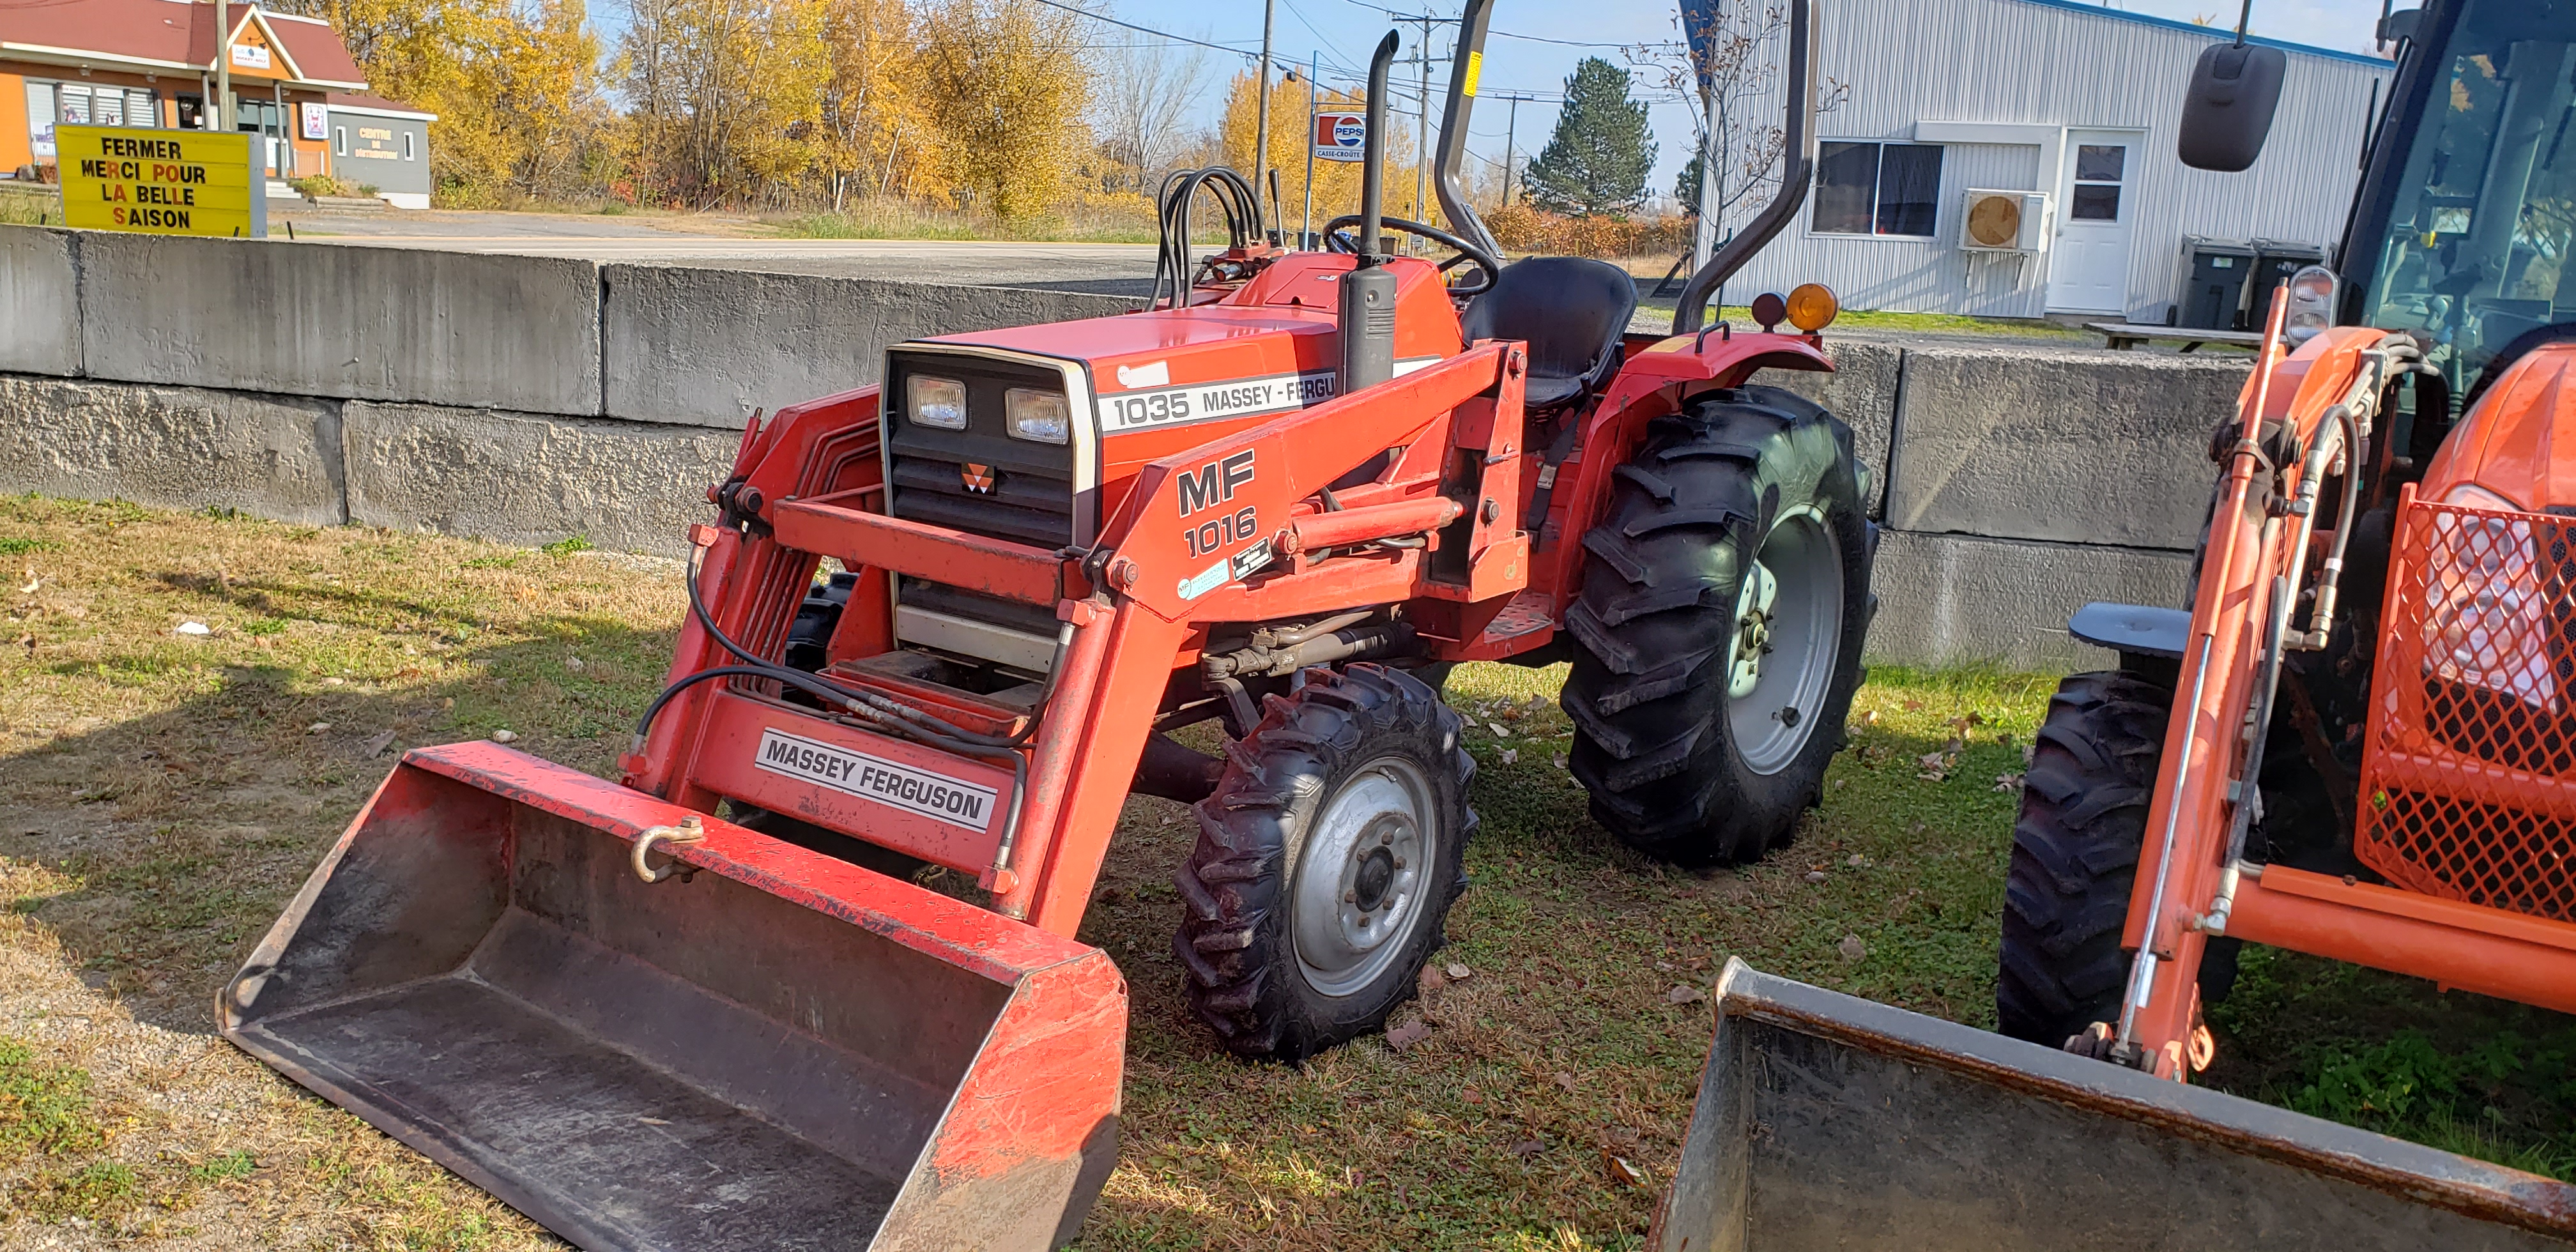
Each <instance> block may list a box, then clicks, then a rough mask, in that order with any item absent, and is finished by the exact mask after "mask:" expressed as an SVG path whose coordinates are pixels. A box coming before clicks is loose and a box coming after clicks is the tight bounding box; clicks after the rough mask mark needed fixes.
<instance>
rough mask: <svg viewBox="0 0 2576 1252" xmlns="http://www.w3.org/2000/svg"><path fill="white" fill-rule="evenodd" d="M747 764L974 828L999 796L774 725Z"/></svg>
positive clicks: (985, 824) (985, 823)
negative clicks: (793, 733)
mask: <svg viewBox="0 0 2576 1252" xmlns="http://www.w3.org/2000/svg"><path fill="white" fill-rule="evenodd" d="M751 763H752V764H753V765H754V766H756V767H758V768H760V769H764V770H767V771H769V772H770V773H773V774H784V775H786V776H787V777H789V778H794V779H797V780H799V781H802V782H810V783H817V784H820V785H821V786H824V787H828V788H830V789H832V790H834V791H837V792H840V793H841V794H842V795H845V796H856V797H858V798H859V799H862V800H874V801H876V802H877V803H879V804H886V805H892V806H893V807H895V808H899V809H903V810H906V811H908V812H913V813H919V814H921V815H922V816H923V817H928V818H933V819H935V820H938V821H942V822H946V823H948V824H949V825H951V826H963V827H965V828H966V829H968V830H972V831H978V832H981V831H984V830H986V829H989V828H990V827H991V826H992V824H993V801H994V800H996V799H997V798H999V796H1000V794H1001V793H999V792H997V791H995V790H993V789H992V788H990V787H987V786H984V785H982V784H980V783H971V782H968V781H966V780H965V779H963V778H951V777H949V776H948V775H946V774H941V773H937V772H934V771H931V770H926V769H916V768H914V767H912V766H909V765H906V764H904V763H902V762H901V761H889V760H886V759H885V758H884V757H878V756H870V755H868V754H867V753H864V752H852V751H850V750H848V749H846V748H836V747H833V746H832V745H831V744H828V743H818V742H816V741H815V740H812V739H808V738H806V737H804V736H803V735H791V734H788V733H787V732H785V731H782V730H778V729H775V728H764V729H762V731H761V732H760V747H759V748H758V749H756V750H755V751H754V753H753V755H752V758H751Z"/></svg>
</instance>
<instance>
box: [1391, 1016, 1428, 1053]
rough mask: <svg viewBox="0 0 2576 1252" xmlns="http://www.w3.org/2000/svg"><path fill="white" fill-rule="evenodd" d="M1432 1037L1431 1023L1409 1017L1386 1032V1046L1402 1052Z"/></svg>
mask: <svg viewBox="0 0 2576 1252" xmlns="http://www.w3.org/2000/svg"><path fill="white" fill-rule="evenodd" d="M1430 1037H1431V1026H1430V1024H1429V1023H1426V1022H1424V1021H1423V1020H1422V1019H1421V1018H1419V1017H1408V1018H1405V1019H1404V1021H1403V1023H1402V1024H1400V1025H1398V1026H1396V1027H1394V1028H1393V1029H1391V1030H1389V1031H1387V1032H1386V1046H1388V1047H1390V1048H1393V1049H1395V1050H1396V1051H1398V1052H1402V1051H1404V1050H1405V1049H1407V1048H1410V1047H1412V1046H1413V1045H1415V1044H1417V1043H1420V1042H1422V1041H1423V1040H1425V1039H1428V1038H1430Z"/></svg>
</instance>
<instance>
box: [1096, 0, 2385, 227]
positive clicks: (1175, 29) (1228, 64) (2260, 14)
mask: <svg viewBox="0 0 2576 1252" xmlns="http://www.w3.org/2000/svg"><path fill="white" fill-rule="evenodd" d="M1277 3H1278V17H1277V22H1276V25H1275V27H1274V29H1273V34H1272V48H1273V51H1274V53H1275V54H1276V55H1277V56H1279V57H1280V58H1281V59H1284V60H1293V61H1298V62H1303V61H1305V60H1306V59H1307V57H1308V55H1309V54H1310V53H1313V52H1317V51H1320V52H1321V53H1322V55H1323V58H1324V63H1325V66H1326V70H1327V73H1326V75H1325V81H1326V82H1327V83H1330V82H1332V81H1333V80H1334V76H1333V75H1332V73H1331V72H1330V71H1331V68H1332V66H1333V65H1334V64H1335V63H1336V62H1338V63H1339V64H1341V65H1343V66H1345V67H1351V68H1356V67H1359V66H1361V65H1362V64H1364V63H1365V59H1366V57H1367V55H1368V50H1369V48H1370V47H1371V46H1372V45H1373V44H1374V43H1375V42H1376V40H1377V38H1378V37H1379V36H1380V35H1382V34H1383V33H1385V31H1386V30H1387V29H1388V26H1389V25H1390V23H1391V21H1392V19H1391V18H1390V17H1388V15H1387V13H1386V12H1385V10H1388V9H1393V10H1397V11H1400V12H1407V13H1419V12H1424V11H1425V10H1426V4H1425V0H1277ZM2106 7H2110V8H2117V9H2123V10H2127V11H2129V12H2133V13H2139V14H2145V15H2150V16H2155V17H2164V18H2173V19H2178V20H2181V21H2192V20H2194V19H2199V18H2207V19H2210V20H2211V21H2213V22H2217V23H2220V24H2224V25H2227V26H2231V27H2232V26H2234V25H2235V22H2236V15H2237V0H2109V3H2108V4H2107V6H2106ZM1427 9H1428V11H1429V12H1431V13H1432V14H1434V15H1441V14H1449V15H1454V14H1456V12H1457V11H1458V4H1457V0H1428V5H1427ZM1105 11H1106V12H1107V13H1108V14H1109V15H1110V16H1113V17H1116V18H1118V19H1120V20H1122V21H1126V22H1132V23H1135V24H1136V25H1139V26H1146V27H1151V28H1153V29H1156V30H1161V31H1169V32H1172V33H1174V34H1179V35H1187V36H1190V37H1193V38H1197V39H1203V40H1206V41H1208V42H1210V43H1217V44H1223V45H1226V46H1228V47H1239V48H1253V49H1257V48H1259V47H1260V44H1261V0H1105ZM1674 13H1675V10H1674V7H1673V5H1671V4H1670V3H1661V4H1659V3H1651V2H1649V0H1587V2H1585V3H1565V2H1564V0H1521V2H1519V3H1514V2H1512V0H1504V2H1503V3H1501V4H1498V5H1497V6H1496V7H1495V13H1494V19H1493V27H1494V31H1495V32H1496V33H1495V34H1494V36H1493V37H1491V38H1490V39H1488V41H1487V42H1486V45H1485V70H1484V80H1483V84H1482V94H1483V95H1484V96H1485V97H1486V99H1485V100H1484V101H1483V102H1482V103H1481V104H1480V107H1478V109H1477V110H1476V114H1475V117H1474V121H1473V126H1472V130H1473V132H1474V138H1473V140H1472V141H1471V143H1470V147H1471V150H1472V151H1475V152H1477V153H1479V154H1482V155H1484V156H1485V157H1486V158H1488V159H1489V160H1493V161H1500V160H1501V159H1502V156H1503V147H1504V140H1505V138H1506V135H1505V133H1504V132H1505V121H1506V119H1505V116H1504V113H1505V110H1504V108H1503V107H1502V106H1501V105H1500V103H1499V102H1498V101H1494V100H1492V99H1491V97H1492V96H1493V94H1494V93H1495V92H1497V91H1501V90H1514V89H1517V90H1522V91H1528V92H1532V93H1536V94H1540V95H1554V94H1555V93H1557V92H1559V91H1561V90H1562V89H1563V83H1564V79H1565V76H1566V75H1567V74H1568V73H1570V72H1571V71H1572V70H1573V68H1574V63H1575V62H1576V61H1577V60H1579V59H1580V58H1582V57H1583V56H1585V55H1587V54H1597V55H1601V56H1605V57H1608V58H1609V59H1611V60H1612V61H1614V62H1616V61H1618V60H1619V54H1618V51H1617V49H1616V47H1615V46H1614V47H1602V48H1584V47H1573V46H1568V45H1567V44H1563V43H1544V42H1539V41H1537V40H1534V39H1518V38H1511V37H1508V36H1507V35H1506V34H1504V32H1510V33H1511V34H1517V35H1525V36H1539V37H1542V38H1546V39H1556V40H1566V41H1571V42H1575V43H1602V44H1610V45H1617V44H1621V43H1635V42H1642V41H1647V40H1658V39H1672V38H1675V37H1676V28H1675V21H1674ZM2378 17H2379V0H2255V3H2254V16H2253V23H2252V29H2253V32H2254V33H2255V34H2258V35H2268V36H2271V37H2272V38H2275V39H2286V40H2290V41H2293V42H2297V43H2307V44H2316V45H2319V46H2323V47H2329V48H2337V49H2342V50H2346V51H2357V52H2367V51H2369V50H2370V46H2371V40H2370V32H2371V27H2372V25H2373V24H2374V23H2375V22H2376V21H2377V20H2378ZM1414 29H1419V28H1414ZM1111 34H1113V35H1115V36H1117V37H1119V38H1122V39H1126V38H1133V39H1137V40H1144V39H1147V38H1148V37H1147V36H1143V35H1133V34H1131V33H1130V32H1124V31H1114V30H1113V31H1112V32H1111ZM1435 48H1436V49H1437V50H1438V52H1439V53H1440V54H1441V55H1443V56H1444V57H1445V54H1446V51H1447V45H1446V43H1445V42H1440V41H1438V40H1437V38H1436V37H1435ZM1405 51H1406V52H1407V53H1410V52H1411V51H1412V45H1411V41H1410V39H1409V38H1408V41H1407V43H1406V48H1405ZM1250 63H1251V62H1250V59H1249V58H1242V59H1237V58H1233V57H1225V56H1222V55H1219V54H1216V53H1210V54H1209V56H1208V63H1207V79H1208V84H1209V85H1208V88H1207V90H1206V92H1205V93H1204V96H1203V99H1202V101H1201V107H1200V109H1199V110H1198V114H1197V115H1198V116H1199V117H1200V118H1201V120H1202V122H1203V123H1204V122H1206V121H1211V120H1213V116H1214V113H1215V110H1216V109H1217V107H1219V102H1220V94H1221V93H1220V87H1221V85H1222V83H1223V82H1224V81H1225V79H1226V77H1227V76H1229V75H1231V74H1232V73H1234V72H1235V71H1236V70H1237V69H1239V68H1243V67H1245V66H1248V65H1249V64H1250ZM1443 65H1444V66H1445V61H1444V62H1443ZM1433 74H1434V78H1435V90H1438V85H1437V82H1438V79H1440V78H1441V77H1443V76H1442V75H1441V73H1440V69H1439V68H1435V69H1434V71H1433ZM1436 99H1437V97H1436V96H1435V100H1436ZM1433 111H1434V112H1435V113H1436V112H1437V105H1436V103H1435V105H1434V110H1433ZM1555 118H1556V109H1555V106H1554V105H1552V104H1547V103H1540V102H1530V103H1524V104H1523V105H1521V107H1520V116H1519V121H1518V127H1517V132H1516V136H1514V137H1515V138H1516V141H1517V142H1516V147H1517V148H1518V149H1519V151H1520V152H1521V153H1522V154H1523V156H1524V159H1525V158H1526V154H1527V153H1528V152H1529V151H1530V150H1531V148H1532V147H1533V146H1534V145H1536V144H1538V143H1543V142H1545V141H1546V138H1547V133H1548V130H1549V128H1550V127H1551V126H1552V125H1553V124H1554V122H1555ZM1651 124H1652V126H1653V128H1654V132H1655V137H1656V140H1657V141H1658V144H1659V146H1660V160H1659V162H1658V168H1657V172H1656V180H1655V184H1654V185H1655V186H1656V187H1658V188H1667V187H1669V186H1670V185H1671V182H1672V179H1673V176H1674V174H1675V172H1676V171H1678V170H1679V169H1680V167H1681V165H1682V163H1683V162H1684V161H1686V160H1687V159H1688V158H1689V151H1688V149H1689V146H1690V133H1691V131H1690V122H1689V120H1688V117H1687V116H1686V115H1685V114H1684V113H1683V111H1682V108H1681V106H1680V105H1679V104H1665V105H1658V106H1657V107H1656V108H1655V110H1654V114H1653V117H1652V122H1651Z"/></svg>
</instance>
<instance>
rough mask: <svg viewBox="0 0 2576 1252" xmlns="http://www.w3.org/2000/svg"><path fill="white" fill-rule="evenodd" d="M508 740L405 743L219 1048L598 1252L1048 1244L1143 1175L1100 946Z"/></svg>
mask: <svg viewBox="0 0 2576 1252" xmlns="http://www.w3.org/2000/svg"><path fill="white" fill-rule="evenodd" d="M697 816H698V815H697V814H694V813H691V812H689V811H688V810H685V809H682V808H679V807H677V806H674V805H670V804H666V803H663V802H662V801H660V800H656V799H654V798H652V797H650V796H647V795H643V794H641V793H639V792H635V791H632V790H629V789H627V788H624V787H620V786H617V785H615V784H612V783H608V782H603V781H601V780H599V779H596V778H593V777H591V776H589V775H587V774H583V773H580V772H578V771H575V770H570V769H566V768H564V767H562V766H557V765H551V764H548V763H546V762H544V761H540V760H537V759H535V758H533V757H529V756H526V755H523V754H521V753H518V752H514V751H511V750H510V749H507V748H502V747H498V746H496V745H492V744H483V743H469V744H455V745H451V746H448V747H443V748H429V749H421V750H417V751H414V752H412V753H410V754H408V755H407V756H406V757H405V758H404V759H403V762H402V764H400V765H399V766H397V767H396V768H395V770H394V772H393V774H392V775H391V776H390V777H388V778H387V779H386V780H385V782H384V785H383V786H382V787H380V788H378V789H377V792H376V795H375V798H374V799H373V800H371V801H369V803H368V805H367V807H366V809H365V810H364V811H363V812H361V813H360V814H359V815H358V817H357V819H356V820H355V821H354V822H352V823H351V824H350V827H349V830H348V833H347V834H345V835H343V836H342V837H341V840H340V842H339V844H338V845H337V846H336V847H334V848H333V849H332V851H331V854H330V855H329V856H328V857H327V858H325V859H324V861H323V863H322V865H321V867H320V868H318V869H316V870H315V871H314V873H313V876H312V878H311V879H310V880H309V881H307V882H306V883H305V885H304V889H303V891H302V893H301V894H299V895H298V896H297V897H296V899H295V902H294V904H293V905H292V906H290V907H289V908H288V909H287V911H286V914H285V916H284V917H282V918H280V919H279V920H278V923H277V925H276V927H275V928H274V929H272V930H271V931H270V932H269V934H268V937H267V938H266V939H265V940H264V941H262V942H261V944H260V946H259V949H258V951H257V952H255V953H254V954H253V955H252V957H251V959H250V961H249V963H248V964H247V965H245V966H244V967H243V969H242V971H241V973H240V974H239V975H237V976H236V977H235V978H234V979H233V981H232V983H231V984H230V985H229V986H228V987H226V988H225V990H224V993H223V995H222V998H221V1003H220V1004H219V1005H218V1010H219V1013H220V1016H221V1020H222V1025H223V1031H224V1034H225V1035H226V1036H227V1037H229V1038H230V1039H232V1040H233V1041H234V1042H235V1043H237V1044H239V1045H241V1046H242V1047H243V1048H244V1049H246V1050H248V1051H249V1052H250V1053H251V1054H252V1055H254V1056H257V1057H259V1058H260V1059H261V1060H263V1061H266V1062H268V1063H269V1064H270V1065H273V1066H275V1067H276V1068H278V1069H279V1070H281V1071H283V1072H284V1073H285V1074H286V1075H288V1076H289V1077H291V1078H293V1079H294V1080H295V1081H297V1082H299V1083H302V1084H303V1085H304V1086H306V1087H309V1088H311V1089H312V1090H313V1091H315V1092H317V1093H319V1094H320V1095H322V1096H324V1097H325V1098H327V1099H329V1100H331V1101H332V1102H333V1103H336V1104H339V1105H341V1106H343V1107H345V1108H348V1109H350V1110H352V1111H354V1112H356V1113H357V1114H358V1115H359V1116H361V1117H364V1118H365V1119H367V1120H368V1121H369V1122H372V1123H374V1124H375V1125H376V1126H377V1127H378V1128H380V1129H382V1130H384V1131H385V1132H386V1133H388V1134H391V1135H393V1136H394V1137H395V1138H397V1139H400V1140H402V1141H403V1142H405V1143H407V1144H410V1145H411V1146H412V1147H414V1148H417V1149H419V1150H420V1151H422V1152H425V1153H427V1154H428V1155H429V1156H431V1157H432V1158H434V1159H436V1160H437V1161H439V1162H440V1163H441V1164H444V1165H446V1166H447V1167H448V1168H450V1169H453V1170H455V1171H456V1172H457V1173H459V1174H461V1175H463V1176H464V1177H466V1178H467V1179H469V1180H471V1181H473V1182H474V1183H476V1184H477V1185H479V1186H482V1187H483V1188H485V1189H486V1190H489V1191H490V1192H492V1193H493V1194H494V1195H496V1196H499V1197H500V1198H501V1199H503V1200H504V1201H507V1202H508V1203H509V1204H510V1205H512V1206H513V1207H515V1208H517V1209H519V1210H520V1211H522V1212H524V1213H526V1214H528V1215H529V1216H530V1217H533V1218H535V1219H536V1220H537V1221H539V1222H542V1223H544V1224H545V1225H546V1226H547V1227H548V1228H549V1229H552V1230H553V1231H554V1232H555V1233H557V1234H559V1235H562V1236H563V1237H564V1238H566V1239H569V1240H571V1241H572V1242H574V1243H576V1244H579V1245H580V1246H582V1247H584V1248H592V1249H605V1248H618V1249H629V1248H632V1249H646V1248H655V1249H661V1248H668V1249H719V1248H874V1249H913V1248H941V1249H945V1248H968V1247H972V1248H993V1249H1003V1248H1027V1249H1042V1248H1047V1247H1052V1246H1054V1245H1055V1244H1057V1243H1060V1242H1063V1241H1064V1240H1066V1239H1069V1238H1070V1237H1071V1236H1072V1235H1073V1233H1074V1232H1075V1230H1076V1229H1077V1228H1078V1227H1079V1226H1080V1224H1081V1221H1082V1218H1083V1215H1084V1214H1085V1213H1086V1212H1087V1211H1088V1210H1089V1209H1090V1206H1091V1202H1092V1200H1093V1199H1094V1198H1095V1197H1096V1196H1097V1195H1098V1194H1099V1190H1100V1186H1101V1184H1102V1182H1103V1181H1104V1180H1105V1179H1106V1178H1107V1176H1108V1173H1109V1170H1110V1167H1111V1165H1112V1164H1114V1162H1115V1159H1116V1156H1117V1139H1118V1135H1117V1125H1118V1084H1119V1072H1120V1064H1121V1058H1122V1053H1123V1049H1124V1046H1125V1036H1126V1022H1127V995H1126V984H1125V982H1124V981H1123V980H1122V978H1121V977H1120V975H1119V973H1118V970H1117V968H1116V967H1115V966H1114V965H1112V964H1111V963H1110V961H1109V959H1108V957H1107V956H1106V955H1104V954H1103V953H1101V952H1100V951H1098V950H1097V949H1094V948H1090V947H1086V946H1083V945H1081V944H1078V943H1075V942H1073V941H1071V940H1068V939H1064V938H1061V937H1058V936H1056V935H1052V934H1048V933H1046V932H1043V931H1039V930H1037V929H1034V928H1032V927H1029V926H1026V925H1023V924H1021V923H1018V922H1015V921H1012V920H1010V919H1008V918H1005V917H1002V916H1000V915H998V914H994V913H991V912H988V911H985V910H983V909H978V908H976V907H974V906H973V905H970V904H966V903H963V902H960V901H957V900H952V899H949V898H947V897H945V896H941V895H938V894H937V893H934V892H930V891H926V890H924V889H922V888H920V887H917V886H915V885H913V884H911V883H908V882H903V881H900V880H897V879H893V878H888V877H885V876H883V875H880V874H875V873H872V872H870V871H867V870H864V869H860V868H858V867H856V866H852V865H849V864H846V863H843V862H841V861H837V860H834V859H831V858H829V857H825V856H822V855H820V854H817V853H813V852H809V851H806V850H804V849H801V848H798V847H794V846H791V845H789V844H785V843H781V842H779V841H777V840H773V839H770V838H768V837H766V836H763V835H760V834H758V833H756V832H753V831H750V830H746V829H743V828H742V827H739V826H735V825H733V824H731V823H729V822H723V821H718V820H715V819H713V818H703V819H702V823H703V830H704V835H705V837H704V840H703V842H700V843H697V844H694V845H691V846H687V847H684V848H678V849H674V848H672V847H671V846H670V845H669V844H664V845H662V848H661V849H660V850H657V851H655V852H654V853H653V857H652V859H653V861H654V863H655V865H656V866H657V867H658V866H659V864H660V863H661V861H662V860H663V857H664V853H665V852H675V853H676V855H677V857H678V859H679V861H680V862H681V865H680V868H681V869H683V870H686V871H687V872H686V873H685V874H679V873H675V874H673V875H671V876H670V877H668V878H666V879H665V880H663V881H661V882H658V883H647V882H645V881H643V880H642V879H641V878H639V877H638V875H637V872H636V870H635V869H634V868H633V865H632V862H631V853H632V850H633V841H634V840H635V839H636V838H637V836H638V835H639V833H641V832H644V831H646V830H649V829H651V828H654V827H660V826H678V825H680V824H681V823H683V822H685V821H686V820H687V819H689V818H692V817H697Z"/></svg>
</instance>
